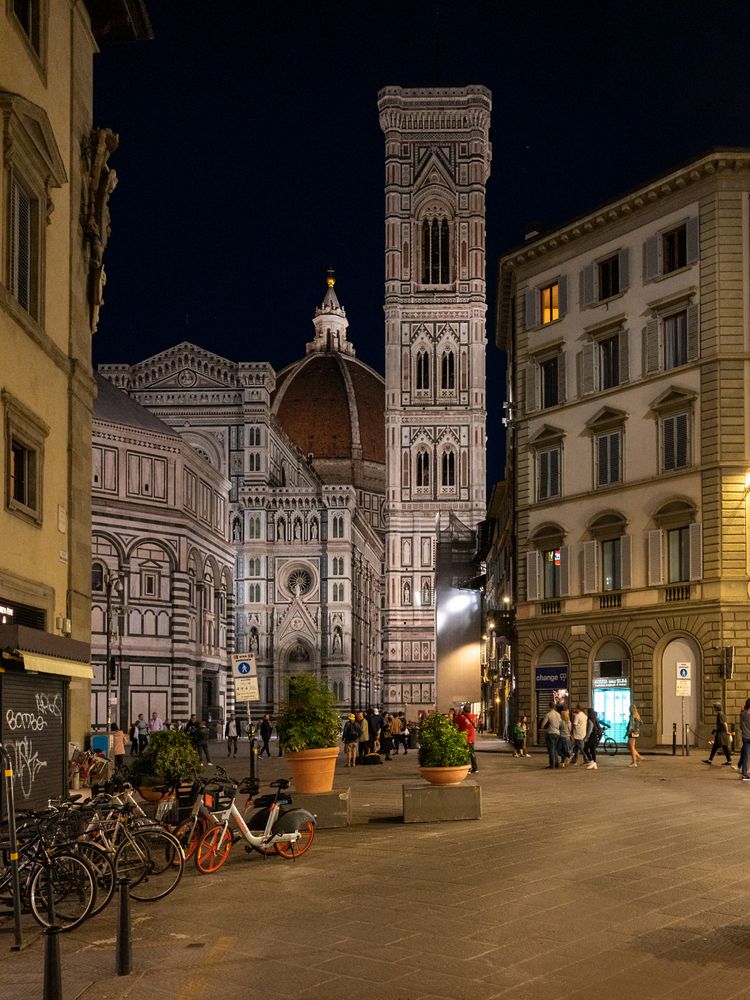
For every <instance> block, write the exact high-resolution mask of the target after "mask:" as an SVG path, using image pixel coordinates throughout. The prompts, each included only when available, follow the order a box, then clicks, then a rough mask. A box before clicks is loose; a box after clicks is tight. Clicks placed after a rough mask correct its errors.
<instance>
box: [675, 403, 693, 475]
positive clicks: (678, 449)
mask: <svg viewBox="0 0 750 1000" xmlns="http://www.w3.org/2000/svg"><path fill="white" fill-rule="evenodd" d="M674 436H675V465H674V466H673V468H675V469H686V468H687V467H688V465H689V464H690V462H689V461H688V444H689V442H688V414H687V413H678V414H677V416H676V417H674Z"/></svg>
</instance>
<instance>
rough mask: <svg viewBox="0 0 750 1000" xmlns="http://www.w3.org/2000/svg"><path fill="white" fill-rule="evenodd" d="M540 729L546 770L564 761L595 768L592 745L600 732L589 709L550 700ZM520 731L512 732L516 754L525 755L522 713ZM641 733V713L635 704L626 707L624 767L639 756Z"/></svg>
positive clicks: (526, 754)
mask: <svg viewBox="0 0 750 1000" xmlns="http://www.w3.org/2000/svg"><path fill="white" fill-rule="evenodd" d="M542 729H543V730H544V736H545V740H546V743H547V755H548V758H549V763H548V764H547V769H548V770H553V769H555V768H558V767H560V768H563V767H565V766H566V764H570V765H571V766H575V765H576V764H578V763H579V759H578V758H579V756H580V758H581V761H580V762H581V763H582V764H584V765H585V767H586V768H587V769H588V770H590V771H596V770H597V769H598V767H599V765H598V763H597V760H596V748H597V746H598V745H599V742H600V740H601V738H602V736H603V735H604V733H603V730H602V725H601V723H600V721H599V717H598V715H597V713H596V711H595V710H594V709H593V708H587V709H586V710H585V711H584V709H583V708H581V706H580V705H576V707H575V708H574V709H573V710H572V711H570V710H569V709H568V708H566V707H564V706H563V705H559V706H558V705H556V704H555V703H554V702H550V708H549V712H547V714H546V715H545V717H544V720H543V722H542ZM517 730H520V731H519V732H518V733H517V735H515V748H516V754H517V755H520V756H521V757H524V756H526V757H528V753H527V752H526V716H522V717H521V725H520V727H518V726H517ZM640 735H641V716H640V714H639V712H638V709H637V708H636V707H635V705H631V706H630V713H629V718H628V726H627V730H626V737H627V741H628V750H629V751H630V763H629V764H628V767H638V764H639V763H640V761H641V760H642V759H643V758H642V757H641V755H640V753H638V748H637V741H638V738H639V737H640Z"/></svg>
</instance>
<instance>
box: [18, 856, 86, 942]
mask: <svg viewBox="0 0 750 1000" xmlns="http://www.w3.org/2000/svg"><path fill="white" fill-rule="evenodd" d="M50 888H51V890H52V903H53V906H54V923H56V924H57V925H58V926H59V928H60V930H61V931H72V930H73V928H74V927H78V926H79V924H81V923H83V921H84V920H85V919H86V917H88V915H89V914H90V913H91V910H92V908H93V906H94V903H95V901H96V880H95V878H94V873H93V872H92V871H91V869H90V868H89V866H88V865H87V864H86V862H85V861H84V860H83V859H82V858H78V857H76V856H75V855H74V854H65V853H63V852H55V853H54V855H53V856H52V859H51V864H50V865H49V866H46V867H40V868H38V869H37V871H36V872H35V874H34V877H33V879H32V880H31V885H30V887H29V903H30V905H31V912H32V914H33V915H34V919H35V920H36V922H37V923H38V924H40V925H41V926H42V927H49V926H51V924H52V923H53V921H52V920H51V919H50V915H49V914H50Z"/></svg>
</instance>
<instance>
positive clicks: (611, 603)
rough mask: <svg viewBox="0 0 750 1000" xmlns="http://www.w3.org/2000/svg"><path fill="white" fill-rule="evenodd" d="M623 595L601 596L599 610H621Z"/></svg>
mask: <svg viewBox="0 0 750 1000" xmlns="http://www.w3.org/2000/svg"><path fill="white" fill-rule="evenodd" d="M621 607H622V594H600V595H599V610H600V611H606V610H607V609H608V608H621Z"/></svg>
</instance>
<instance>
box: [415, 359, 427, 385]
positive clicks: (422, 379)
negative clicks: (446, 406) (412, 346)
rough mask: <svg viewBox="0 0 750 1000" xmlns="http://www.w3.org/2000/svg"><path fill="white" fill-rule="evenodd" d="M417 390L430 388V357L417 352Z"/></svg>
mask: <svg viewBox="0 0 750 1000" xmlns="http://www.w3.org/2000/svg"><path fill="white" fill-rule="evenodd" d="M416 381H417V389H429V388H430V356H429V354H428V353H427V351H418V352H417V379H416Z"/></svg>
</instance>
